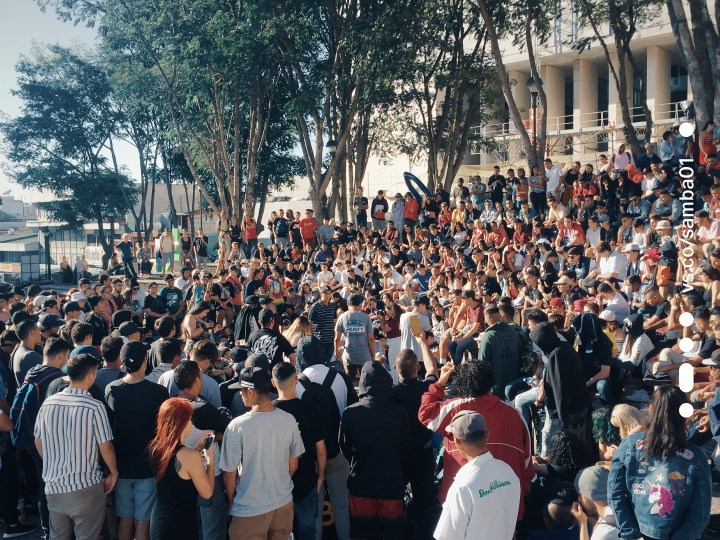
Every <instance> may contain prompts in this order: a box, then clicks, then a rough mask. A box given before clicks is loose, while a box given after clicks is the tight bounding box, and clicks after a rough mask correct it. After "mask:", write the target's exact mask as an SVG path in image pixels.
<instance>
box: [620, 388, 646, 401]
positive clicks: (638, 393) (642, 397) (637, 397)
mask: <svg viewBox="0 0 720 540" xmlns="http://www.w3.org/2000/svg"><path fill="white" fill-rule="evenodd" d="M625 399H626V400H628V401H637V402H639V403H650V402H651V401H652V399H651V398H650V396H649V395H648V393H647V392H646V391H645V390H643V389H642V388H639V389H637V390H635V391H634V392H633V393H632V394H630V395H629V396H625Z"/></svg>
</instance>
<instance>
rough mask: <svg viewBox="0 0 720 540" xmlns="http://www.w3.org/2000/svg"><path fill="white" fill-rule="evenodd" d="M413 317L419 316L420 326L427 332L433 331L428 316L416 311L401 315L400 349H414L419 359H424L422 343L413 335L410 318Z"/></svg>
mask: <svg viewBox="0 0 720 540" xmlns="http://www.w3.org/2000/svg"><path fill="white" fill-rule="evenodd" d="M413 315H417V316H418V318H419V320H420V326H422V327H423V329H424V330H425V331H426V332H429V331H430V329H431V327H430V319H428V317H427V316H426V315H421V314H420V313H418V312H417V311H415V310H413V311H409V312H407V313H403V314H402V315H400V348H401V349H412V350H413V352H414V353H415V354H416V355H417V357H418V358H422V349H421V348H420V343H418V340H417V339H415V336H413V335H412V327H411V326H410V317H412V316H413Z"/></svg>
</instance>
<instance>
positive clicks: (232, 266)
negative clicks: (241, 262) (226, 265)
mask: <svg viewBox="0 0 720 540" xmlns="http://www.w3.org/2000/svg"><path fill="white" fill-rule="evenodd" d="M238 270H240V269H239V268H238V267H237V265H236V264H231V265H230V271H231V272H237V271H238Z"/></svg>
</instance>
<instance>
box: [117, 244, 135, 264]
mask: <svg viewBox="0 0 720 540" xmlns="http://www.w3.org/2000/svg"><path fill="white" fill-rule="evenodd" d="M115 248H116V249H118V250H120V253H122V258H123V259H124V260H127V261H129V260H130V259H132V256H133V254H132V249H133V245H132V242H119V243H118V244H116V245H115Z"/></svg>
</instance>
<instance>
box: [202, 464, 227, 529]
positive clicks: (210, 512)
mask: <svg viewBox="0 0 720 540" xmlns="http://www.w3.org/2000/svg"><path fill="white" fill-rule="evenodd" d="M210 467H212V464H210ZM198 507H199V508H200V527H199V529H200V530H199V531H198V538H199V539H201V540H225V538H226V536H227V530H228V509H227V499H226V498H225V486H224V484H223V475H222V474H219V475H217V476H216V477H215V488H214V489H213V494H212V496H211V497H210V498H209V499H203V498H202V497H198Z"/></svg>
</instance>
